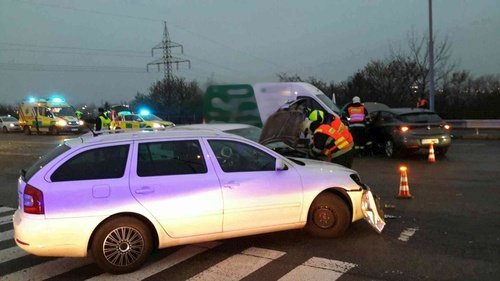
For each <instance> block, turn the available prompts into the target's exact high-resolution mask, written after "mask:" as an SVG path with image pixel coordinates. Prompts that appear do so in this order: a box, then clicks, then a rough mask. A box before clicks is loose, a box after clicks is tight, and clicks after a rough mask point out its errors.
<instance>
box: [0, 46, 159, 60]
mask: <svg viewBox="0 0 500 281" xmlns="http://www.w3.org/2000/svg"><path fill="white" fill-rule="evenodd" d="M0 51H7V52H10V51H11V52H25V53H45V54H63V55H84V56H108V57H135V58H149V57H150V56H147V55H133V54H111V53H109V54H99V53H84V52H68V51H51V50H36V49H33V50H32V49H19V48H0Z"/></svg>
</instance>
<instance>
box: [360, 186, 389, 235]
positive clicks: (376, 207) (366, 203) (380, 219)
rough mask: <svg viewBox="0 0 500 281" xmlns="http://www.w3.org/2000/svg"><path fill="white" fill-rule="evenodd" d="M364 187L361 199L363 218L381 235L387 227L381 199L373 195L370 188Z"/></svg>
mask: <svg viewBox="0 0 500 281" xmlns="http://www.w3.org/2000/svg"><path fill="white" fill-rule="evenodd" d="M364 187H365V188H364V190H363V195H362V197H361V211H362V212H363V217H364V219H365V221H367V222H368V223H369V224H370V225H371V226H372V227H373V229H375V231H377V232H378V233H379V234H380V233H382V230H383V229H384V227H385V220H384V212H383V210H382V207H381V204H380V198H379V197H377V196H375V195H373V193H372V192H371V191H370V188H369V187H367V186H366V185H365V186H364Z"/></svg>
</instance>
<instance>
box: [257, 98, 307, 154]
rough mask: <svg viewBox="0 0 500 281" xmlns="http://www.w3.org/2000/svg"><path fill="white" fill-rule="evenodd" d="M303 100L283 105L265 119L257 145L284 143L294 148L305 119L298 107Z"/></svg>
mask: <svg viewBox="0 0 500 281" xmlns="http://www.w3.org/2000/svg"><path fill="white" fill-rule="evenodd" d="M304 101H305V100H304V99H300V100H296V101H293V102H290V103H287V104H285V105H283V106H282V107H281V108H280V109H279V110H278V111H276V112H275V113H273V114H272V115H271V116H269V118H268V119H267V121H266V123H265V124H264V127H263V128H262V133H261V135H260V139H259V143H261V144H263V145H267V144H270V143H273V142H284V143H286V144H287V145H289V146H291V147H293V148H296V147H297V144H298V142H299V137H300V133H301V130H302V129H301V126H302V122H303V121H304V119H305V118H306V116H305V114H304V112H303V110H302V109H301V108H300V106H301V105H302V104H303V103H304Z"/></svg>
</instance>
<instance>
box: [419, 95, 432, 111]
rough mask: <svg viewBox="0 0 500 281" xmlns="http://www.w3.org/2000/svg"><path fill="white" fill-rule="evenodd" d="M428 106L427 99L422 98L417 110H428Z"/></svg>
mask: <svg viewBox="0 0 500 281" xmlns="http://www.w3.org/2000/svg"><path fill="white" fill-rule="evenodd" d="M428 104H429V102H428V101H427V99H426V98H424V97H422V96H421V97H420V98H419V99H418V101H417V108H427V106H428Z"/></svg>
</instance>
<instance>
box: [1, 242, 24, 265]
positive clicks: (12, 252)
mask: <svg viewBox="0 0 500 281" xmlns="http://www.w3.org/2000/svg"><path fill="white" fill-rule="evenodd" d="M27 255H29V254H28V253H27V252H26V251H24V250H23V249H21V248H19V247H17V246H15V247H11V248H7V249H3V250H0V263H2V262H6V261H10V260H13V259H17V258H20V257H24V256H27Z"/></svg>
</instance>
